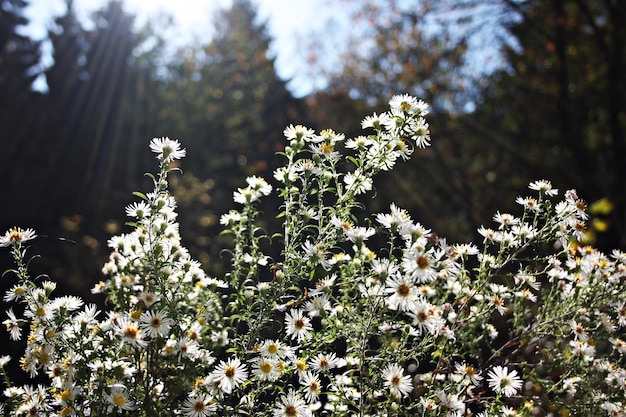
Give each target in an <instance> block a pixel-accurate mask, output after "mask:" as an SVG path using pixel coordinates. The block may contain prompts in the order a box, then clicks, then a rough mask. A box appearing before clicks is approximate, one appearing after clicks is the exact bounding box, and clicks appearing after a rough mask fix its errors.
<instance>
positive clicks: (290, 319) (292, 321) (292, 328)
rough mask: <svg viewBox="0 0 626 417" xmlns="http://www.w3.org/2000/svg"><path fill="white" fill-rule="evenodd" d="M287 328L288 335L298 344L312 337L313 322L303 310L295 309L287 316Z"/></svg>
mask: <svg viewBox="0 0 626 417" xmlns="http://www.w3.org/2000/svg"><path fill="white" fill-rule="evenodd" d="M285 327H286V331H287V334H288V335H289V336H291V338H292V339H297V340H298V342H300V341H302V340H305V339H308V338H309V337H310V336H311V331H312V330H313V326H312V325H311V320H310V319H309V318H308V317H307V316H305V314H304V312H303V311H302V310H301V309H293V310H291V311H290V312H289V313H287V315H286V316H285Z"/></svg>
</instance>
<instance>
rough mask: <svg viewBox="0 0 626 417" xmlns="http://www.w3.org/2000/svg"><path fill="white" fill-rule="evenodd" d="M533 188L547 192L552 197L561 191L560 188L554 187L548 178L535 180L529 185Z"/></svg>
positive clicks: (543, 192)
mask: <svg viewBox="0 0 626 417" xmlns="http://www.w3.org/2000/svg"><path fill="white" fill-rule="evenodd" d="M528 188H530V189H531V190H535V191H539V192H540V193H542V194H546V195H548V196H550V197H554V196H556V195H557V194H558V193H559V190H558V189H556V188H552V183H551V182H550V181H547V180H539V181H533V182H531V183H530V184H529V185H528Z"/></svg>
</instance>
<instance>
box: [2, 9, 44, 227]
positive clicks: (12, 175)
mask: <svg viewBox="0 0 626 417" xmlns="http://www.w3.org/2000/svg"><path fill="white" fill-rule="evenodd" d="M27 6H28V2H26V1H24V0H0V141H1V142H2V152H0V176H2V183H3V187H2V191H1V192H2V196H1V199H2V201H4V202H5V203H4V204H3V207H2V212H3V213H2V214H3V216H2V217H3V219H2V224H4V222H11V221H15V220H17V217H16V216H17V215H18V214H19V213H20V211H21V210H23V208H24V207H23V205H22V204H17V202H19V201H21V197H23V195H25V194H26V193H25V192H24V190H23V184H20V182H21V181H22V180H24V178H27V177H24V174H25V172H24V171H22V170H17V171H16V170H13V168H14V167H15V166H16V165H18V164H21V165H22V166H23V164H24V162H25V161H27V159H28V157H29V155H30V153H31V151H32V150H33V148H34V146H33V143H32V139H33V134H35V132H36V129H34V127H37V126H38V125H39V124H40V119H39V116H40V115H41V107H40V106H41V96H40V94H38V93H36V92H34V91H33V82H34V81H35V79H36V78H37V77H38V75H39V73H38V71H39V64H40V42H36V41H33V40H32V39H31V38H29V37H28V36H25V35H23V34H21V33H20V30H21V29H23V27H24V26H25V25H27V24H28V20H27V19H26V18H25V17H24V9H25V8H26V7H27ZM39 133H40V132H39ZM18 184H19V186H18Z"/></svg>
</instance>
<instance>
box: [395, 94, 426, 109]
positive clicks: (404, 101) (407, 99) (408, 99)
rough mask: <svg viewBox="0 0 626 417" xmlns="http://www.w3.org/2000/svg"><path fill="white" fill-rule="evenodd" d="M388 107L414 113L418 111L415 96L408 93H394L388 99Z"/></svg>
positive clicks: (417, 102)
mask: <svg viewBox="0 0 626 417" xmlns="http://www.w3.org/2000/svg"><path fill="white" fill-rule="evenodd" d="M389 107H391V110H396V111H398V110H399V111H402V112H405V113H416V112H417V111H420V103H419V101H418V100H417V99H416V98H415V97H412V96H410V95H408V94H401V95H395V96H393V97H391V100H389Z"/></svg>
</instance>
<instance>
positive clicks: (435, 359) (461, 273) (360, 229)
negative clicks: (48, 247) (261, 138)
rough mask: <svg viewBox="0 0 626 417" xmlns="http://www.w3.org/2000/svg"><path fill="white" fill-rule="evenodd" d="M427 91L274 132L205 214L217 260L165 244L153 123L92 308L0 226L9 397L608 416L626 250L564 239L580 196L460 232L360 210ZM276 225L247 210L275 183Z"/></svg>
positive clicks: (192, 409)
mask: <svg viewBox="0 0 626 417" xmlns="http://www.w3.org/2000/svg"><path fill="white" fill-rule="evenodd" d="M427 112H428V107H427V105H426V104H425V103H423V102H422V101H420V100H417V99H415V98H413V97H410V96H407V95H399V96H395V97H393V98H392V99H391V101H390V111H388V112H386V113H383V114H378V115H377V114H374V115H372V116H370V117H367V118H365V119H364V120H363V121H362V126H363V128H364V129H365V130H366V131H367V135H364V136H359V137H356V138H352V139H346V138H345V137H344V136H343V135H341V134H338V133H335V132H333V131H332V130H325V131H322V132H320V133H316V132H314V131H313V130H311V129H308V128H306V127H303V126H289V127H288V128H286V129H285V132H284V133H285V137H286V139H287V140H288V144H287V146H286V147H285V150H284V152H283V155H284V157H285V159H286V164H285V166H284V167H282V168H279V169H278V170H277V171H276V172H275V173H274V177H275V180H276V183H277V184H278V186H276V187H272V186H271V185H270V184H269V183H268V182H266V180H264V179H262V178H258V177H250V178H248V179H247V185H246V186H245V187H244V188H241V189H239V190H238V191H236V192H235V193H234V200H235V202H236V203H238V205H239V206H238V207H240V209H239V210H232V211H230V212H229V213H226V214H224V215H223V216H222V218H221V223H222V225H224V227H225V233H230V234H232V247H230V248H229V249H228V251H229V254H230V257H229V258H228V259H229V260H230V262H231V268H230V272H229V273H228V274H226V275H225V276H223V277H210V276H207V275H206V274H205V273H204V272H203V270H202V269H201V266H200V264H199V263H198V262H196V261H194V260H193V259H192V258H191V257H190V255H189V253H188V251H187V250H186V249H185V248H184V247H183V246H182V244H181V238H180V235H179V230H178V225H177V223H176V216H177V213H176V202H175V201H174V198H173V197H172V196H171V195H170V193H169V191H168V178H169V176H170V175H175V174H176V172H175V171H176V170H177V168H176V165H177V163H178V162H176V161H177V160H179V159H181V158H183V157H184V156H185V150H184V149H183V148H182V147H181V144H180V143H179V142H178V141H176V140H171V139H168V138H159V139H154V140H152V142H151V143H150V148H151V149H152V151H154V152H155V153H156V154H157V160H158V162H159V172H158V174H157V175H155V176H150V177H151V178H152V180H153V182H154V190H152V191H151V192H149V193H146V194H142V193H139V192H138V193H135V195H136V197H137V202H135V203H133V204H131V205H130V206H128V207H127V208H126V213H127V215H128V216H130V218H131V221H130V222H129V223H128V224H129V226H130V227H131V230H130V232H129V233H127V234H122V235H120V236H114V237H112V238H111V239H110V240H109V242H108V244H109V247H110V248H111V251H112V252H111V255H110V258H109V260H108V262H106V264H105V265H104V267H103V272H104V274H105V275H106V277H107V279H106V281H102V282H100V283H99V284H97V285H96V286H95V288H94V289H93V292H95V293H101V294H102V295H103V297H105V298H106V302H107V306H108V308H107V311H99V310H98V307H96V306H95V305H85V304H84V302H83V301H82V300H81V299H80V298H78V297H75V296H71V295H66V296H58V297H54V296H53V292H54V289H55V284H54V282H52V281H51V280H50V279H49V278H48V277H31V276H30V275H29V268H28V266H29V259H30V258H29V256H30V255H29V254H28V253H27V251H28V246H27V245H28V241H30V240H31V239H34V238H36V233H35V231H33V230H32V229H25V230H24V229H20V228H14V229H11V230H9V231H8V232H6V234H5V235H4V236H3V237H0V246H4V247H8V248H9V250H10V251H11V253H12V255H13V258H14V260H15V268H14V269H12V270H11V271H7V273H5V274H4V277H3V279H5V280H6V279H12V280H14V281H15V282H14V284H13V286H12V287H11V288H10V289H9V290H8V291H7V293H6V295H5V296H4V301H5V303H7V310H6V316H7V319H6V320H4V324H5V325H6V327H7V330H8V332H9V334H10V337H11V339H14V340H19V339H21V338H25V339H26V348H25V351H24V354H23V356H22V357H21V358H14V360H19V362H20V366H21V368H22V369H23V370H24V371H25V372H26V373H28V374H30V376H32V377H37V376H42V375H43V376H45V378H46V379H45V380H46V381H47V382H46V383H44V384H41V383H40V384H31V385H24V386H15V385H13V384H12V383H11V381H10V375H8V374H7V373H6V370H5V369H4V365H5V364H6V363H7V362H8V361H9V360H12V359H11V358H9V357H3V358H2V365H3V370H4V371H5V372H4V377H5V378H4V383H5V385H6V386H5V387H4V392H3V395H4V398H3V400H4V408H3V413H4V414H5V415H11V416H14V415H15V416H22V415H24V416H40V415H41V416H70V415H72V416H73V415H76V416H111V415H120V416H161V415H162V416H177V415H178V416H189V417H203V416H212V415H220V416H234V415H244V416H245V415H250V416H275V417H279V416H285V417H305V416H313V415H316V416H317V415H319V416H413V415H420V416H469V415H479V416H483V417H485V416H502V415H504V416H514V415H528V416H530V415H552V414H555V415H556V414H559V415H567V414H568V413H569V414H570V415H581V416H590V415H598V416H600V415H624V414H625V413H626V401H625V400H624V398H625V396H626V395H625V394H626V392H625V391H626V369H625V361H624V355H625V354H626V342H625V341H624V332H625V330H626V291H625V290H626V288H625V285H626V267H625V261H626V254H624V253H623V252H621V251H618V250H615V251H613V252H612V253H611V254H610V255H607V254H604V253H601V252H599V251H598V250H596V249H594V248H592V247H590V246H585V245H583V244H581V243H577V242H578V241H579V240H580V239H581V238H582V237H583V236H584V228H585V220H586V218H587V216H586V214H585V212H584V203H583V202H582V201H581V200H580V199H579V198H578V197H577V195H576V192H575V191H567V192H565V193H564V194H563V196H562V197H559V195H558V191H557V190H556V189H554V188H552V186H551V184H550V182H548V181H545V180H541V181H536V182H532V183H531V184H530V186H529V189H530V191H529V196H520V197H518V198H517V200H516V201H517V202H518V203H519V214H509V213H500V212H498V213H496V214H495V215H494V217H493V220H494V225H493V226H492V227H482V228H481V229H480V230H479V232H480V235H481V236H482V237H483V239H482V242H479V243H477V244H473V243H461V244H451V243H448V242H446V240H445V239H442V238H438V237H437V236H436V235H435V234H434V233H432V232H431V231H430V230H429V229H428V228H427V227H426V226H424V225H421V224H420V223H419V222H417V221H415V220H413V219H412V218H411V216H410V214H409V213H408V212H407V211H406V210H404V209H402V208H399V207H397V206H396V205H394V204H391V206H390V207H389V212H387V213H380V214H376V215H374V216H372V217H371V218H369V217H368V216H366V215H365V214H364V213H365V210H364V207H363V206H362V204H361V203H359V201H360V200H359V196H360V195H362V194H367V193H368V192H370V190H371V189H372V178H373V176H374V175H375V174H377V173H378V172H380V171H387V170H390V169H392V168H393V166H394V165H395V164H396V163H397V162H399V161H401V160H405V159H408V158H409V157H410V156H411V154H412V153H413V151H414V150H418V149H420V148H425V147H427V146H429V145H430V136H429V131H428V123H427V122H426V120H425V116H426V115H427ZM274 188H276V192H277V194H278V196H280V198H281V201H282V205H281V206H280V207H279V208H278V212H279V214H278V218H279V219H280V221H281V222H282V226H283V227H282V230H279V231H274V232H272V231H266V230H264V229H263V228H261V226H260V225H261V224H263V223H262V222H261V220H262V218H261V213H260V211H259V208H258V204H259V203H258V202H259V200H261V199H262V198H264V197H265V196H267V195H269V194H270V193H272V192H274ZM9 304H10V306H9Z"/></svg>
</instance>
